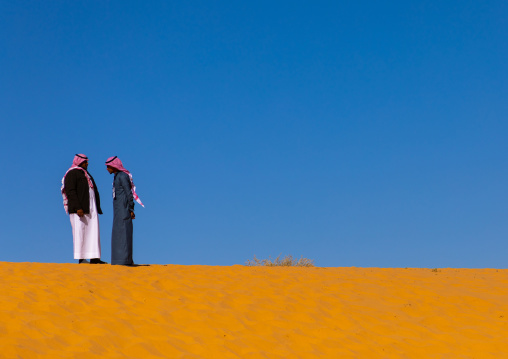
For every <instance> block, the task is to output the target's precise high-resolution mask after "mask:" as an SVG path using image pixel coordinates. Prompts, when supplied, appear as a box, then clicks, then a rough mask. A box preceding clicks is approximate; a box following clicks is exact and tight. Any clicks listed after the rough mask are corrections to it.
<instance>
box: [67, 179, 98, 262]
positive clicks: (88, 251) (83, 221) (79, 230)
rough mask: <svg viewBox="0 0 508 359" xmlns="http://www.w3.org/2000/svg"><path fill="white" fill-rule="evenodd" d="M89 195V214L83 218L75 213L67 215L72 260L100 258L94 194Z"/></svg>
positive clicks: (92, 191) (91, 192) (90, 190)
mask: <svg viewBox="0 0 508 359" xmlns="http://www.w3.org/2000/svg"><path fill="white" fill-rule="evenodd" d="M89 193H90V213H89V214H85V215H84V216H83V217H80V216H78V215H77V214H76V213H71V214H70V215H69V217H70V219H71V226H72V237H73V240H74V259H91V258H100V257H101V238H100V233H99V214H98V213H97V205H96V204H95V192H94V190H93V188H90V189H89Z"/></svg>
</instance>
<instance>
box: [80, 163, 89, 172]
mask: <svg viewBox="0 0 508 359" xmlns="http://www.w3.org/2000/svg"><path fill="white" fill-rule="evenodd" d="M79 167H82V168H84V169H85V170H86V169H87V168H88V161H85V162H82V163H81V164H80V165H79Z"/></svg>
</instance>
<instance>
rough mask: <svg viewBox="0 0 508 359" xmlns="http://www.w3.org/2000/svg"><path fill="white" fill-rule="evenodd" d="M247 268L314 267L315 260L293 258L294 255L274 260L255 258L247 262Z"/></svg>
mask: <svg viewBox="0 0 508 359" xmlns="http://www.w3.org/2000/svg"><path fill="white" fill-rule="evenodd" d="M245 265H246V266H251V267H256V266H266V267H314V260H313V259H307V258H303V256H302V257H300V259H297V258H293V256H292V255H287V256H285V257H284V258H281V255H280V254H279V256H278V257H277V258H275V259H274V260H272V257H268V259H258V258H256V256H254V259H252V260H250V259H249V260H248V261H247V262H245Z"/></svg>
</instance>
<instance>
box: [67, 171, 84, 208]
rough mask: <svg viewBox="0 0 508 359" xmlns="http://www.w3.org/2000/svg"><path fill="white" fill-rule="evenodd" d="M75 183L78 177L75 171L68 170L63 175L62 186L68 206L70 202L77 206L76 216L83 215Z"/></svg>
mask: <svg viewBox="0 0 508 359" xmlns="http://www.w3.org/2000/svg"><path fill="white" fill-rule="evenodd" d="M77 183H78V179H77V177H76V171H70V172H69V173H67V176H65V181H64V186H65V194H66V195H67V200H68V204H69V207H70V205H71V204H72V206H74V207H75V208H77V214H78V216H80V217H82V216H83V214H84V213H83V207H82V206H81V204H80V203H79V199H78V192H77Z"/></svg>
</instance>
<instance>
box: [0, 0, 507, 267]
mask: <svg viewBox="0 0 508 359" xmlns="http://www.w3.org/2000/svg"><path fill="white" fill-rule="evenodd" d="M507 18H508V3H506V2H505V1H446V2H442V1H427V2H421V3H418V2H407V1H388V2H379V1H359V2H342V3H341V2H337V1H319V2H302V1H292V2H272V1H270V2H268V1H256V2H250V3H249V2H237V1H221V2H209V1H192V2H170V1H150V2H146V1H107V2H106V1H72V2H68V1H52V2H39V1H24V2H20V1H8V0H4V1H0V23H1V24H2V26H1V27H0V71H1V72H0V74H1V77H0V118H1V131H0V164H1V167H2V170H1V175H0V188H1V189H2V200H3V206H2V211H1V216H0V228H1V231H0V243H1V250H0V260H1V261H16V262H18V261H21V262H25V261H37V262H63V263H66V262H70V263H75V262H76V261H75V260H74V259H73V256H72V235H71V227H70V222H69V219H68V216H67V215H66V214H65V212H64V209H63V206H62V198H61V196H60V181H61V178H62V176H63V174H64V173H65V171H66V170H67V168H68V167H69V166H70V164H71V162H72V158H73V156H74V154H75V153H85V154H86V155H88V157H89V158H90V166H89V170H90V173H91V174H92V175H93V176H94V178H95V180H96V182H97V185H98V188H99V191H100V194H101V199H102V208H103V211H104V215H103V216H101V218H100V220H101V222H100V224H101V236H102V250H103V255H102V258H103V259H104V260H106V261H108V262H109V261H110V253H111V250H110V245H111V241H110V234H111V222H112V203H111V202H112V201H111V183H112V177H111V176H110V175H109V174H108V173H107V171H106V169H105V166H104V161H105V160H106V158H107V157H109V156H113V155H117V156H119V157H120V158H121V159H122V160H123V162H124V165H125V167H126V168H128V169H129V170H130V171H131V172H132V174H133V176H134V181H135V183H136V186H137V189H138V194H139V196H140V197H141V199H142V200H143V202H144V203H145V205H146V208H140V206H137V207H136V215H137V218H136V220H135V222H134V226H135V227H134V230H135V234H134V260H135V261H136V262H137V263H157V264H167V263H174V264H206V265H232V264H243V263H244V262H245V261H246V260H248V259H251V258H252V257H253V256H254V255H256V256H258V257H260V258H265V257H268V256H272V257H275V256H277V255H278V254H281V253H282V254H292V255H294V256H298V257H299V256H304V257H307V258H311V259H314V260H315V263H316V264H317V265H319V266H333V267H337V266H358V267H429V268H431V267H432V268H433V267H470V268H471V267H495V268H507V263H508V261H507V255H508V222H507V218H508V209H507V203H508V192H507V190H506V183H507V180H508V178H507V177H508V171H507V166H506V153H507V150H508V144H507V141H506V139H507V135H508V121H507V118H508V116H507V115H508V102H507V100H506V99H507V98H508V71H507V70H508V65H507V64H508V47H507V40H506V39H508V28H507V22H506V19H507Z"/></svg>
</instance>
